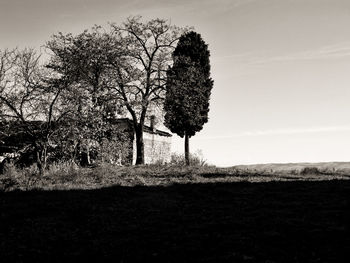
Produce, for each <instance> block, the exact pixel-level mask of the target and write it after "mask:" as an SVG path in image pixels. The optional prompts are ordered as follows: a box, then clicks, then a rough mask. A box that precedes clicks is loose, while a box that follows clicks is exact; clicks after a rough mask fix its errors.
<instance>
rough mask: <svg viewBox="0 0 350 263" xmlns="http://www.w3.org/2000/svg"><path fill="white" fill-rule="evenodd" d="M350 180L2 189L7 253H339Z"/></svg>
mask: <svg viewBox="0 0 350 263" xmlns="http://www.w3.org/2000/svg"><path fill="white" fill-rule="evenodd" d="M349 192H350V181H318V182H315V181H313V182H311V181H304V182H270V183H218V184H213V183H212V184H184V185H172V186H167V187H164V186H160V187H133V188H131V187H111V188H104V189H99V190H84V191H83V190H72V191H31V192H10V193H0V209H1V217H0V237H1V238H0V242H1V243H0V255H1V259H2V260H5V262H7V260H11V261H29V260H32V259H35V260H36V261H41V260H42V261H44V260H47V259H50V261H62V259H67V258H70V259H73V258H77V257H83V258H89V259H107V258H111V259H113V260H114V261H116V262H134V261H141V260H142V261H145V260H151V262H154V261H161V262H186V261H190V262H193V261H203V262H225V261H226V262H240V261H245V262H341V261H342V259H344V258H345V257H344V256H345V255H346V254H347V252H348V251H349V249H350V238H349V237H350V236H349V222H350V216H349V211H350V210H349V208H350V206H349V200H348V194H349Z"/></svg>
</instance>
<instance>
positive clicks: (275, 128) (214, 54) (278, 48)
mask: <svg viewBox="0 0 350 263" xmlns="http://www.w3.org/2000/svg"><path fill="white" fill-rule="evenodd" d="M130 15H142V16H143V17H144V18H145V19H150V18H156V17H159V18H166V19H171V22H172V24H175V25H178V26H187V25H188V26H194V28H195V30H196V31H197V32H198V33H200V34H202V37H203V39H204V40H205V41H206V43H208V45H209V49H210V51H211V66H212V78H213V79H214V88H213V91H212V97H211V102H210V103H211V105H210V113H209V122H208V123H207V124H206V125H205V126H204V128H203V130H202V131H201V132H199V133H197V135H196V136H195V137H193V138H191V140H190V149H191V151H193V152H195V151H196V150H198V149H201V150H202V152H203V155H204V158H205V159H207V160H208V162H209V163H211V164H216V165H218V166H230V165H236V164H249V163H270V162H275V163H276V162H319V161H349V160H350V1H348V0H215V1H214V0H213V1H209V0H167V1H161V0H147V1H140V0H127V1H124V0H0V49H3V48H6V47H9V48H11V47H15V46H18V47H25V46H31V47H36V48H40V46H41V45H43V44H44V43H45V41H47V40H48V39H49V38H50V36H51V35H52V34H54V33H57V32H58V31H62V32H65V33H68V32H72V33H80V32H81V31H83V30H84V29H86V28H90V27H91V26H93V25H94V24H99V25H106V24H107V22H117V23H121V22H122V21H124V20H125V19H126V18H127V17H128V16H130ZM173 150H174V151H179V152H182V151H183V140H182V139H180V138H178V137H177V136H176V135H174V137H173Z"/></svg>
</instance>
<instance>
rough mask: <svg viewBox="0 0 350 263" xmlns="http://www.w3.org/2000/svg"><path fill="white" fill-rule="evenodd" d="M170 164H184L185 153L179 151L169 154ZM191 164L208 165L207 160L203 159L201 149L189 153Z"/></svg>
mask: <svg viewBox="0 0 350 263" xmlns="http://www.w3.org/2000/svg"><path fill="white" fill-rule="evenodd" d="M170 164H171V165H179V166H181V165H185V164H186V162H185V155H184V154H180V153H172V154H171V160H170ZM190 165H191V166H208V164H207V160H205V159H204V157H203V153H202V151H200V150H198V151H197V152H196V153H190Z"/></svg>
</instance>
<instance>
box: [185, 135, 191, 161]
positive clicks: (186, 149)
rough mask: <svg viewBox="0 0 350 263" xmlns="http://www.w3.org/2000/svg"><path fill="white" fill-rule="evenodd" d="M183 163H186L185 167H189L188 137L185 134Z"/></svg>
mask: <svg viewBox="0 0 350 263" xmlns="http://www.w3.org/2000/svg"><path fill="white" fill-rule="evenodd" d="M185 161H186V165H190V145H189V136H188V135H187V134H186V133H185Z"/></svg>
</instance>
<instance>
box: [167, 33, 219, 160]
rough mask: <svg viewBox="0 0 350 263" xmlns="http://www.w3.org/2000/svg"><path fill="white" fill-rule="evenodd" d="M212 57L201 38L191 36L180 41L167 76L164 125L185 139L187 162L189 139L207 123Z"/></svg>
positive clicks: (183, 37) (198, 35)
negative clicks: (210, 60)
mask: <svg viewBox="0 0 350 263" xmlns="http://www.w3.org/2000/svg"><path fill="white" fill-rule="evenodd" d="M209 56H210V53H209V50H208V45H207V44H206V43H205V42H204V41H203V39H202V37H201V35H200V34H198V33H196V32H194V31H191V32H188V33H186V34H183V35H182V36H181V37H180V39H179V42H178V44H177V46H176V48H175V50H174V52H173V60H174V64H173V66H172V67H171V68H169V69H168V72H167V93H166V98H165V103H164V109H165V112H166V113H165V125H166V126H167V127H168V128H169V129H170V130H171V131H172V132H174V133H176V134H178V135H179V136H180V137H184V136H185V156H186V159H187V160H188V139H189V138H190V137H191V136H194V135H195V134H196V132H198V131H200V130H202V128H203V125H204V124H205V123H206V122H208V112H209V100H210V94H211V90H212V87H213V80H212V79H211V78H210V62H209Z"/></svg>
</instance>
